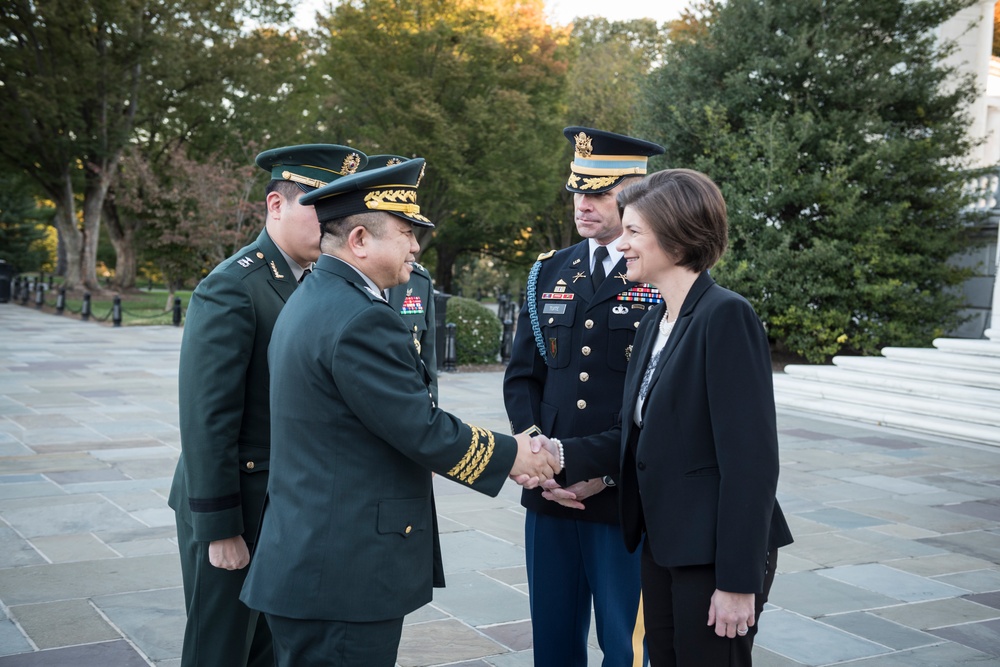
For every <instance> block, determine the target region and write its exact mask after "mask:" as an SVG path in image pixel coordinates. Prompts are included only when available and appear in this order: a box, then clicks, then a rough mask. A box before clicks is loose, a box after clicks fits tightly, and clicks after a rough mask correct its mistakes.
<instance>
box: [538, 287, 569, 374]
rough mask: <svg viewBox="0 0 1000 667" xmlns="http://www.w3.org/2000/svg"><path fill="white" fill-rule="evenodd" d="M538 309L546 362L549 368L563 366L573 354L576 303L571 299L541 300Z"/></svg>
mask: <svg viewBox="0 0 1000 667" xmlns="http://www.w3.org/2000/svg"><path fill="white" fill-rule="evenodd" d="M538 311H539V312H538V322H539V324H541V330H542V343H543V344H544V345H545V358H546V363H547V364H548V365H549V368H565V367H566V366H567V365H568V364H569V360H570V357H571V356H572V355H573V321H574V319H575V317H576V304H575V303H573V302H571V301H542V302H541V304H539V309H538Z"/></svg>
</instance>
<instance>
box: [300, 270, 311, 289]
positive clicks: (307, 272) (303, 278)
mask: <svg viewBox="0 0 1000 667" xmlns="http://www.w3.org/2000/svg"><path fill="white" fill-rule="evenodd" d="M310 273H312V269H306V270H305V271H303V272H302V275H301V276H299V284H300V285H301V284H302V281H303V280H305V279H306V276H308V275H309V274H310Z"/></svg>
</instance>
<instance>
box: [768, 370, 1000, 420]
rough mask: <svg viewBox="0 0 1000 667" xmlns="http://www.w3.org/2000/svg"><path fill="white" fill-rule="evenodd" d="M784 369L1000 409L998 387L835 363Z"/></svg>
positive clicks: (823, 379)
mask: <svg viewBox="0 0 1000 667" xmlns="http://www.w3.org/2000/svg"><path fill="white" fill-rule="evenodd" d="M785 373H786V374H788V375H790V376H792V377H795V378H800V379H802V380H810V381H813V382H818V383H823V384H837V385H847V386H855V387H862V388H866V389H874V390H881V391H886V392H895V393H897V394H903V395H912V396H921V397H923V398H929V399H938V400H948V401H957V402H964V403H969V404H974V405H980V406H985V407H992V408H994V409H997V410H998V411H1000V389H984V388H982V387H968V386H964V385H959V384H951V383H948V382H939V381H937V380H922V379H913V378H907V377H902V376H894V375H882V374H877V373H866V372H863V371H860V370H850V369H846V368H839V367H837V366H808V365H805V364H789V365H788V366H785Z"/></svg>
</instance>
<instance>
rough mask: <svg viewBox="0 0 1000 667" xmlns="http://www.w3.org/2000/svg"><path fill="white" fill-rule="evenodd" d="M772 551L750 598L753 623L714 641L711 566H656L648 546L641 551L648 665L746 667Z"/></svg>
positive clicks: (770, 571)
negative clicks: (758, 590)
mask: <svg viewBox="0 0 1000 667" xmlns="http://www.w3.org/2000/svg"><path fill="white" fill-rule="evenodd" d="M777 556H778V555H777V553H776V552H773V551H772V552H771V553H770V555H769V556H768V559H767V574H766V576H765V577H764V592H763V593H762V594H760V595H757V597H756V600H755V605H754V606H755V608H756V619H755V622H754V625H753V626H751V627H750V628H749V632H747V634H746V635H745V636H743V637H740V636H739V635H737V636H736V637H734V638H733V639H729V638H728V637H719V636H718V635H716V634H715V626H711V625H708V607H709V605H710V603H711V600H712V594H713V593H714V592H715V566H714V565H692V566H687V567H661V566H659V565H657V564H656V563H655V562H653V557H652V554H650V552H649V546H648V543H647V545H646V546H644V547H643V550H642V596H643V611H644V614H645V617H646V648H647V649H648V651H649V664H650V667H750V665H751V655H750V654H751V651H752V650H753V638H754V635H756V634H757V624H758V623H759V622H760V614H761V612H762V611H763V609H764V604H765V603H766V602H767V595H768V593H769V592H770V590H771V584H772V583H773V582H774V568H775V566H776V564H777Z"/></svg>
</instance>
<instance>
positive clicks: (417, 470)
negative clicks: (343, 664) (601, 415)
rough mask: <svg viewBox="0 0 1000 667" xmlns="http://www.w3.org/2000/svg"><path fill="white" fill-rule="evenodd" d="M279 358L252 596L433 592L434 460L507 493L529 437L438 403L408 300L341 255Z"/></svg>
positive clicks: (394, 614) (291, 610)
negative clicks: (370, 282)
mask: <svg viewBox="0 0 1000 667" xmlns="http://www.w3.org/2000/svg"><path fill="white" fill-rule="evenodd" d="M269 358H270V366H271V369H272V373H271V415H272V420H271V452H272V458H271V473H270V474H271V478H270V482H269V486H268V499H267V505H266V507H265V510H264V518H263V522H262V524H261V532H260V536H259V540H258V542H257V547H256V551H255V553H254V557H253V560H252V562H251V564H250V571H249V573H248V574H247V580H246V583H245V584H244V587H243V593H242V595H241V596H240V599H241V600H243V602H244V603H246V605H247V606H248V607H250V608H251V609H257V610H260V611H263V612H265V613H269V614H276V615H278V616H284V617H288V618H296V619H312V620H334V621H351V622H368V621H380V620H389V619H395V618H400V617H402V616H404V615H406V614H407V613H409V612H411V611H413V610H415V609H417V608H419V607H421V606H422V605H424V604H426V603H427V602H430V600H431V591H432V583H433V581H434V569H435V565H439V562H438V559H439V555H438V553H436V552H437V549H436V547H437V546H438V533H437V526H436V521H435V514H434V504H433V496H432V492H431V491H432V475H431V471H435V472H437V473H439V474H441V475H444V476H446V477H448V478H450V479H451V480H453V481H456V482H458V483H460V484H463V485H466V486H469V487H471V488H473V489H475V490H477V491H480V492H482V493H487V494H489V495H493V496H495V495H496V494H498V493H499V492H500V488H501V487H502V486H503V483H504V481H505V480H506V479H507V475H508V474H509V472H510V470H511V467H512V466H513V463H514V459H515V457H516V453H517V444H516V442H515V441H514V439H513V438H512V437H511V436H509V435H504V434H501V433H493V432H491V431H488V430H486V429H483V428H479V427H476V426H471V425H469V424H466V423H463V422H462V421H461V420H459V419H458V418H457V417H454V416H453V415H450V414H448V413H447V412H444V411H442V410H440V409H437V408H435V407H433V406H432V400H431V397H430V395H429V392H428V386H427V380H426V376H425V374H424V371H423V364H422V363H421V360H420V357H419V355H418V354H417V350H416V346H415V345H414V344H413V336H412V334H411V332H410V331H408V330H407V327H406V325H404V324H403V321H402V320H401V319H400V317H399V315H398V312H397V311H396V309H394V308H392V307H391V306H390V305H389V304H388V303H387V302H386V301H385V300H383V299H382V298H381V296H380V295H377V294H376V293H374V292H373V291H371V290H369V288H368V287H367V286H366V285H365V283H364V280H363V279H362V277H361V276H360V275H359V274H358V273H357V272H356V271H355V270H354V269H353V268H352V267H351V266H350V265H348V264H346V263H344V262H342V261H340V260H339V259H336V258H334V257H331V256H330V255H323V256H321V257H320V259H319V261H318V262H317V263H316V268H315V269H314V270H313V272H312V275H310V276H309V279H308V280H306V281H304V282H303V283H302V286H301V287H300V289H299V290H298V291H296V293H295V295H294V296H293V297H292V298H291V299H290V300H289V302H288V305H287V306H286V308H285V309H284V311H282V313H281V317H279V318H278V322H277V324H276V325H275V328H274V336H273V337H272V344H271V349H270V352H269Z"/></svg>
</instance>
